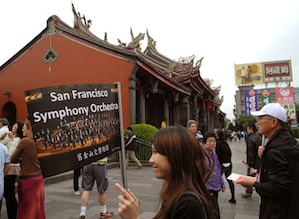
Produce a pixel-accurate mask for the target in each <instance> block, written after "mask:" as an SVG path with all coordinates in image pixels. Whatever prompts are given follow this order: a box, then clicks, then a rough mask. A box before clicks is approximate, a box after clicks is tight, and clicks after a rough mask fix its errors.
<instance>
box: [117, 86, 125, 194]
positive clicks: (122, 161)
mask: <svg viewBox="0 0 299 219" xmlns="http://www.w3.org/2000/svg"><path fill="white" fill-rule="evenodd" d="M114 84H116V85H117V91H118V92H117V93H118V108H119V124H120V142H121V150H120V151H119V157H120V169H121V177H122V181H123V187H124V188H125V189H128V184H127V171H126V155H125V142H124V124H123V111H122V101H121V86H120V82H115V83H114Z"/></svg>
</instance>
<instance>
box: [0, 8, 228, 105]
mask: <svg viewBox="0 0 299 219" xmlns="http://www.w3.org/2000/svg"><path fill="white" fill-rule="evenodd" d="M72 11H73V14H74V27H71V26H69V25H68V24H66V23H65V22H63V21H62V20H61V19H60V18H59V17H58V16H56V15H53V16H51V17H50V18H49V19H48V21H47V24H48V25H47V27H46V28H45V29H44V30H43V31H42V32H41V33H40V34H39V35H38V36H36V37H35V38H34V39H33V40H32V41H31V42H29V43H28V44H27V45H26V46H25V47H24V48H22V49H21V50H20V51H19V52H18V53H17V54H16V55H14V56H13V57H12V58H11V59H10V60H8V61H7V62H6V63H5V64H4V65H2V66H1V67H0V71H1V70H2V69H3V68H5V67H6V65H9V63H10V62H11V61H12V60H14V59H15V58H16V57H18V56H20V55H21V54H22V53H23V52H24V51H26V50H27V49H28V48H30V46H32V45H33V44H34V43H35V42H36V41H37V39H39V38H41V37H42V36H46V37H47V35H49V34H59V33H62V34H69V35H68V36H71V37H76V38H78V39H81V40H82V42H88V43H92V44H93V45H95V46H100V47H102V48H104V49H106V50H108V51H111V53H113V54H115V53H116V54H119V55H120V56H123V57H126V58H127V59H128V60H131V61H132V62H136V64H137V65H139V66H141V67H142V68H144V69H145V70H147V71H148V72H150V73H152V74H155V77H157V78H160V79H161V81H162V82H163V83H165V84H167V85H169V86H172V87H173V88H174V89H176V90H178V91H180V92H182V93H184V94H186V95H191V93H192V92H195V93H198V94H199V95H201V96H210V97H211V99H213V102H215V103H216V105H219V106H220V105H221V103H222V101H223V98H222V99H219V98H218V95H219V91H220V89H218V90H217V89H213V88H211V87H210V85H209V84H207V83H206V82H205V81H204V80H203V79H202V78H201V76H200V66H201V63H202V60H203V57H202V58H201V59H200V60H198V61H197V62H196V63H194V60H195V56H194V55H192V56H190V57H185V58H183V57H180V58H179V59H178V60H177V61H175V60H172V59H170V58H168V57H166V56H165V55H163V54H161V53H160V52H158V50H157V49H156V41H154V39H153V38H152V37H151V36H150V35H149V32H148V30H147V31H146V34H144V33H139V34H138V35H137V36H134V34H133V30H132V29H131V30H130V34H131V42H129V43H124V42H122V41H121V40H119V39H118V43H119V45H113V44H111V43H109V42H108V39H107V33H105V36H104V39H101V38H99V37H97V36H96V35H95V34H93V33H92V32H91V31H90V26H91V24H92V21H91V20H89V19H87V18H86V17H85V15H83V16H82V15H81V14H80V12H77V11H76V10H75V7H74V5H73V4H72ZM145 35H146V36H147V39H148V42H147V47H146V49H145V50H144V51H143V52H142V51H141V48H140V42H141V40H143V39H144V37H145Z"/></svg>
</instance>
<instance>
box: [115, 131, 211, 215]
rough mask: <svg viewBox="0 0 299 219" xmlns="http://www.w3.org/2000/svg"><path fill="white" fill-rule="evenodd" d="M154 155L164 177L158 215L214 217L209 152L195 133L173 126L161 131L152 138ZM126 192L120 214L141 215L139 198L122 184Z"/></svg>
mask: <svg viewBox="0 0 299 219" xmlns="http://www.w3.org/2000/svg"><path fill="white" fill-rule="evenodd" d="M152 140H153V141H152V142H153V144H152V152H153V153H152V156H151V158H150V160H149V162H150V163H152V164H153V171H154V174H155V177H156V178H158V179H163V180H164V183H163V187H162V189H161V192H160V207H159V210H158V212H157V214H156V216H155V217H154V218H155V219H158V218H159V219H164V218H171V219H174V218H184V219H189V218H194V217H195V216H196V218H210V219H211V218H213V216H214V210H213V206H212V203H211V200H210V197H209V193H208V191H207V189H206V186H205V180H204V179H206V178H207V176H208V174H209V173H210V172H209V167H208V166H207V165H206V163H205V159H207V158H206V156H207V155H206V153H205V152H204V150H203V148H202V146H201V145H200V144H199V142H198V141H197V140H196V139H195V137H194V136H193V134H192V133H191V132H189V131H188V130H187V129H186V128H185V127H182V126H169V127H165V128H163V129H160V130H159V131H157V132H156V133H155V134H154V135H153V138H152ZM116 187H117V188H118V189H119V190H120V191H121V192H122V193H123V195H124V197H123V196H119V197H118V199H119V200H120V203H119V208H118V213H119V215H120V216H121V217H122V218H123V219H127V218H128V219H129V218H130V219H135V218H140V217H139V201H138V199H137V198H136V197H135V196H134V194H133V193H132V192H131V191H130V190H128V191H126V190H125V189H124V188H123V187H122V186H120V185H119V184H116Z"/></svg>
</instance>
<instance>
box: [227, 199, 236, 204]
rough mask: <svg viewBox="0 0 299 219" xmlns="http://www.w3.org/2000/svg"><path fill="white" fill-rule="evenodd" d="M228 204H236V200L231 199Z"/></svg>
mask: <svg viewBox="0 0 299 219" xmlns="http://www.w3.org/2000/svg"><path fill="white" fill-rule="evenodd" d="M228 202H230V203H233V204H236V199H234V198H232V199H230V200H228Z"/></svg>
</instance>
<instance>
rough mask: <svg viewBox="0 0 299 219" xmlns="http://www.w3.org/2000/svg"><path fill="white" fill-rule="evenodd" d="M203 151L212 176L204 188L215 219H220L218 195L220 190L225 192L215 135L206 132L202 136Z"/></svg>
mask: <svg viewBox="0 0 299 219" xmlns="http://www.w3.org/2000/svg"><path fill="white" fill-rule="evenodd" d="M203 145H204V149H205V151H206V152H207V154H208V155H209V159H206V163H207V164H208V165H210V167H211V169H212V172H213V175H212V176H211V177H209V178H208V179H207V182H206V186H207V189H208V191H209V193H210V197H211V200H212V203H213V206H214V209H215V210H216V211H217V215H216V218H218V219H220V211H219V205H218V193H219V191H220V190H222V192H225V190H226V187H225V184H224V181H223V179H222V174H221V167H220V163H219V159H218V156H217V154H216V152H215V151H214V149H215V148H216V135H215V133H213V132H207V133H205V134H204V135H203Z"/></svg>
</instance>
